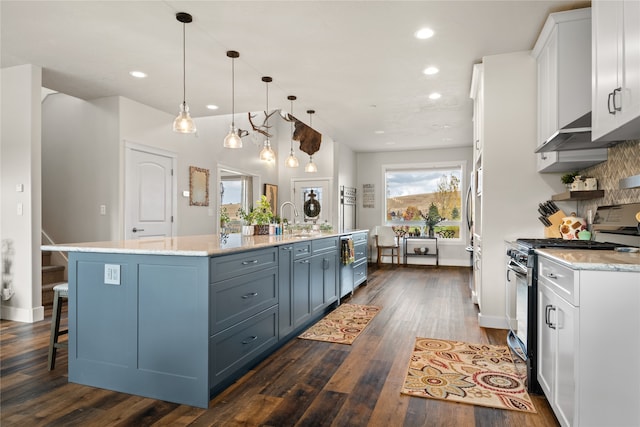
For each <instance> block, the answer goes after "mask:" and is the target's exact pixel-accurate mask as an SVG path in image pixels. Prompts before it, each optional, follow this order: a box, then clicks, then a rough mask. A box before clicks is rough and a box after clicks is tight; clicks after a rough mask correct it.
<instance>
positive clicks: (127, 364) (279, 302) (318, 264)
mask: <svg viewBox="0 0 640 427" xmlns="http://www.w3.org/2000/svg"><path fill="white" fill-rule="evenodd" d="M352 233H354V232H348V233H311V234H305V235H297V236H241V235H229V236H226V235H223V236H217V235H202V236H181V237H173V238H160V239H147V240H127V241H113V242H94V243H78V244H69V245H45V246H42V249H43V250H52V251H66V252H69V364H68V365H69V381H70V382H74V383H78V384H84V385H89V386H94V387H100V388H105V389H109V390H115V391H119V392H124V393H130V394H136V395H140V396H145V397H151V398H155V399H161V400H167V401H171V402H176V403H181V404H187V405H192V406H198V407H202V408H207V407H208V404H209V400H210V398H211V396H213V395H214V394H216V393H218V392H219V391H221V390H223V389H224V388H226V387H227V386H228V385H230V384H231V383H232V382H233V381H235V380H236V379H237V378H239V377H240V376H241V375H243V374H244V373H245V372H247V371H248V370H249V369H250V368H251V367H252V366H254V365H255V364H257V363H258V362H259V361H261V360H262V359H264V357H266V356H267V355H268V354H270V353H271V352H273V351H274V350H275V349H276V348H278V347H279V346H281V345H282V344H284V343H285V342H286V341H288V340H289V339H291V338H293V337H295V336H296V335H297V334H298V333H299V332H300V331H301V330H303V329H305V328H306V327H308V326H309V325H310V324H311V323H313V322H314V321H316V320H317V319H319V318H321V317H322V316H323V315H324V314H325V313H326V312H328V311H330V310H331V309H333V308H335V306H336V305H337V304H338V303H339V296H338V294H339V274H338V263H339V262H340V257H339V252H338V246H339V238H340V236H342V235H345V234H352ZM358 233H365V234H366V233H367V231H366V230H359V231H358Z"/></svg>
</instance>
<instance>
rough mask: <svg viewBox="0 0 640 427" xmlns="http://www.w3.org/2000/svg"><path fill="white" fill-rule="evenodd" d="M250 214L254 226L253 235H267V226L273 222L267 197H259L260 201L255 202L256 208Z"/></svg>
mask: <svg viewBox="0 0 640 427" xmlns="http://www.w3.org/2000/svg"><path fill="white" fill-rule="evenodd" d="M252 214H253V223H254V224H255V226H254V229H255V234H258V235H265V234H269V224H270V223H271V221H273V212H272V211H271V204H270V203H269V200H267V196H265V195H262V196H260V199H259V200H257V201H256V207H255V209H254V210H253V212H252Z"/></svg>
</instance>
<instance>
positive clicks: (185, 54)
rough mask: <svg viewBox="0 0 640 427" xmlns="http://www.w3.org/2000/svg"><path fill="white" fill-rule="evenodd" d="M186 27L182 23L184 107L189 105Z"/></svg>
mask: <svg viewBox="0 0 640 427" xmlns="http://www.w3.org/2000/svg"><path fill="white" fill-rule="evenodd" d="M186 25H187V24H185V23H184V22H183V23H182V105H186V104H187V66H186V62H187V53H186V51H187V43H186V40H185V38H186V31H185V28H186Z"/></svg>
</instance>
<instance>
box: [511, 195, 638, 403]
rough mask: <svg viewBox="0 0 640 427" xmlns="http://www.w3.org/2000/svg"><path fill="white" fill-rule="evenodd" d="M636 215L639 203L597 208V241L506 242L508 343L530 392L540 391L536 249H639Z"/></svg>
mask: <svg viewBox="0 0 640 427" xmlns="http://www.w3.org/2000/svg"><path fill="white" fill-rule="evenodd" d="M636 212H640V203H634V204H628V205H618V206H604V207H600V208H598V210H597V213H596V215H595V217H594V224H593V227H592V230H593V232H594V237H595V239H597V240H563V239H517V240H516V241H515V242H509V243H508V245H507V251H506V283H507V319H508V320H509V327H510V331H509V334H508V337H507V344H508V345H509V346H510V347H511V348H512V349H513V351H514V352H516V354H518V355H519V356H520V357H521V358H522V359H523V360H525V361H526V364H527V377H528V390H529V391H530V392H532V393H540V392H541V389H540V386H539V384H538V381H537V337H538V334H537V324H538V319H537V317H538V314H537V313H538V302H537V294H538V266H537V265H538V263H537V255H536V253H535V250H536V249H542V248H568V249H586V250H613V249H615V248H617V247H623V246H634V247H640V223H638V221H637V220H636V219H635V213H636ZM604 239H606V240H605V241H603V240H604Z"/></svg>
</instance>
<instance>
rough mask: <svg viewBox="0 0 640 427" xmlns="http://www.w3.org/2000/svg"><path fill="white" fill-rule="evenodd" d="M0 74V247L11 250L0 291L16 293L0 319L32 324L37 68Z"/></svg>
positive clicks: (36, 295) (36, 280)
mask: <svg viewBox="0 0 640 427" xmlns="http://www.w3.org/2000/svg"><path fill="white" fill-rule="evenodd" d="M0 73H1V85H0V87H1V90H2V92H1V98H2V101H1V113H0V115H1V120H2V126H1V127H2V132H1V138H2V139H1V142H0V151H1V155H0V159H1V160H0V176H1V177H2V179H1V183H2V184H1V200H2V203H1V206H2V207H1V208H0V211H1V215H0V217H1V218H0V236H1V239H2V245H3V249H4V248H5V247H6V246H5V245H6V244H8V243H11V246H12V249H13V253H7V252H6V251H3V262H2V280H3V287H5V286H7V287H8V286H10V287H11V288H12V289H13V290H14V292H15V293H14V295H13V296H12V297H11V298H10V299H9V300H6V301H2V309H1V313H0V317H2V318H3V319H10V320H16V321H22V322H35V321H38V320H42V319H44V308H43V307H42V295H41V292H40V289H41V287H42V276H41V268H42V267H41V266H42V257H41V252H40V234H41V209H42V207H41V201H40V199H41V191H42V190H41V172H40V164H41V148H40V147H41V142H40V133H41V132H40V130H41V109H40V87H41V84H42V83H41V82H42V69H41V68H40V67H37V66H34V65H21V66H17V67H10V68H4V69H2V70H0ZM5 257H6V258H5ZM9 264H10V265H9Z"/></svg>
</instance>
